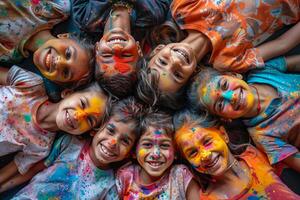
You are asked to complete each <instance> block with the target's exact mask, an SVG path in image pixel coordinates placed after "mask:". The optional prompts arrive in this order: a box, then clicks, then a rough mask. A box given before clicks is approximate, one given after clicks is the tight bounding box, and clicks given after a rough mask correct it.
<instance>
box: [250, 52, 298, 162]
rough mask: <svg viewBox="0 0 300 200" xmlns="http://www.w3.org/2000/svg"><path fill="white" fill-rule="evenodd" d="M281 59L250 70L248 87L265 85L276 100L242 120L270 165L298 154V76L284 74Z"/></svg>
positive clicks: (283, 60) (283, 64) (284, 68)
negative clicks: (270, 88)
mask: <svg viewBox="0 0 300 200" xmlns="http://www.w3.org/2000/svg"><path fill="white" fill-rule="evenodd" d="M286 71H287V68H286V62H285V59H284V58H283V57H279V58H277V59H274V60H271V61H268V62H266V65H265V67H264V68H262V69H256V70H252V71H250V73H249V75H248V77H247V83H249V84H254V83H256V84H268V85H270V86H272V87H274V88H275V89H276V90H277V92H278V95H279V97H278V98H276V99H273V100H272V101H271V103H270V105H269V106H268V107H267V108H266V110H265V111H264V112H263V113H262V114H260V115H259V116H256V117H254V118H251V119H250V120H244V123H245V125H246V126H247V127H248V131H249V133H250V135H251V137H252V139H253V141H254V142H255V144H256V145H257V147H258V148H260V149H261V150H262V151H264V152H265V153H266V154H267V156H268V158H269V161H270V163H271V164H275V163H277V162H280V161H282V160H284V159H285V158H287V157H289V156H291V155H293V154H295V153H297V152H298V149H297V147H298V148H299V146H294V145H296V144H298V145H299V143H297V140H299V139H297V137H298V135H299V130H300V112H299V110H300V74H292V73H287V72H286Z"/></svg>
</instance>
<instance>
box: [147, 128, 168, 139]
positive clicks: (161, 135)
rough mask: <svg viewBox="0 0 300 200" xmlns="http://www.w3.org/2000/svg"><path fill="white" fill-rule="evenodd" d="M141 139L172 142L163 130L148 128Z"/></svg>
mask: <svg viewBox="0 0 300 200" xmlns="http://www.w3.org/2000/svg"><path fill="white" fill-rule="evenodd" d="M142 139H151V140H172V138H171V137H170V136H169V135H168V134H167V133H166V131H165V130H164V129H159V128H154V127H149V128H147V130H146V132H145V133H144V134H143V135H142V136H141V140H142Z"/></svg>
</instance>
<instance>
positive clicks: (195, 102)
mask: <svg viewBox="0 0 300 200" xmlns="http://www.w3.org/2000/svg"><path fill="white" fill-rule="evenodd" d="M220 75H222V73H221V72H219V71H217V70H215V69H213V68H211V67H201V68H200V71H199V72H198V73H197V74H196V75H195V76H194V78H193V79H192V81H191V85H190V87H189V88H188V91H187V96H188V105H189V106H190V107H191V108H192V109H193V110H196V111H198V112H202V111H204V110H206V108H207V107H206V105H205V104H204V103H203V101H202V100H201V98H200V96H199V93H198V90H199V88H202V87H204V86H205V85H206V84H208V82H209V81H210V80H211V79H212V78H214V77H217V76H220Z"/></svg>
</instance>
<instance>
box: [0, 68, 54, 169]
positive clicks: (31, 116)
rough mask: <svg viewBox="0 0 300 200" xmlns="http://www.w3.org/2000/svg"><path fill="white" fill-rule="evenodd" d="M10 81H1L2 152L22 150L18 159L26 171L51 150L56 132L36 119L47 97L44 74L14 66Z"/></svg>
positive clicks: (0, 150)
mask: <svg viewBox="0 0 300 200" xmlns="http://www.w3.org/2000/svg"><path fill="white" fill-rule="evenodd" d="M7 84H8V85H7V86H3V85H0V113H1V115H0V156H2V155H6V154H9V153H12V152H17V151H20V152H18V153H17V155H16V156H15V158H14V161H15V163H16V165H17V167H18V170H19V172H20V173H21V174H23V173H25V172H26V171H27V170H28V168H29V167H30V166H31V165H32V164H33V163H36V162H38V161H39V160H42V159H43V158H45V157H46V156H47V155H48V154H49V152H50V148H51V145H52V143H53V140H54V137H55V133H53V132H49V131H46V130H43V129H42V128H41V127H39V125H38V124H37V122H36V112H37V109H38V107H39V106H40V105H41V104H42V103H44V102H45V101H46V100H47V95H46V92H45V89H44V86H43V81H42V78H41V77H39V76H38V75H36V74H34V73H32V72H29V71H26V70H24V69H21V68H19V67H17V66H13V67H12V68H10V70H9V72H8V78H7Z"/></svg>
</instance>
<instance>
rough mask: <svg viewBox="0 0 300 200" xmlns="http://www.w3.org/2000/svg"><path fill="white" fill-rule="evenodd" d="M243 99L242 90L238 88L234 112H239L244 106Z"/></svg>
mask: <svg viewBox="0 0 300 200" xmlns="http://www.w3.org/2000/svg"><path fill="white" fill-rule="evenodd" d="M243 97H244V92H243V88H240V92H239V96H238V99H237V101H236V102H235V106H234V110H239V109H240V108H241V107H242V106H243V104H244V101H243V99H244V98H243Z"/></svg>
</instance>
